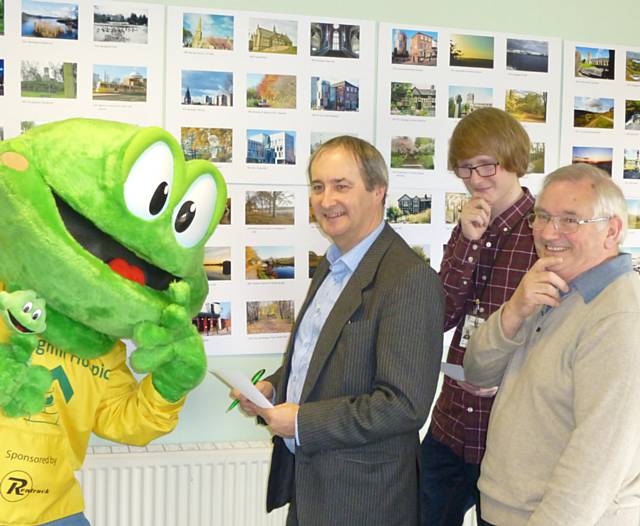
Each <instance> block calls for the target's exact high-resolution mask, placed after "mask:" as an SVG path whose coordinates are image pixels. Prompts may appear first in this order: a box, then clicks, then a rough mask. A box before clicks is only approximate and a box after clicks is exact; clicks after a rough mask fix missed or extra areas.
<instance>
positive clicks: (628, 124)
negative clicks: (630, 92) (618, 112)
mask: <svg viewBox="0 0 640 526" xmlns="http://www.w3.org/2000/svg"><path fill="white" fill-rule="evenodd" d="M624 106H625V112H624V128H625V130H640V100H628V99H627V100H626V101H625V103H624Z"/></svg>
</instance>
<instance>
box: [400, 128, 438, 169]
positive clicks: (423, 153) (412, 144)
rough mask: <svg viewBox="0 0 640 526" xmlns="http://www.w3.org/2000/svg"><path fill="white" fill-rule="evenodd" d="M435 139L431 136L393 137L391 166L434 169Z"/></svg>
mask: <svg viewBox="0 0 640 526" xmlns="http://www.w3.org/2000/svg"><path fill="white" fill-rule="evenodd" d="M435 149H436V147H435V139H433V138H431V137H408V136H406V135H403V136H397V137H392V138H391V168H402V169H406V170H433V164H434V163H433V155H434V153H435Z"/></svg>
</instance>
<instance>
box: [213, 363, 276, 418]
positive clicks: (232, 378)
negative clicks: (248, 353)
mask: <svg viewBox="0 0 640 526" xmlns="http://www.w3.org/2000/svg"><path fill="white" fill-rule="evenodd" d="M209 372H210V373H211V374H212V375H213V376H215V377H216V378H218V379H219V380H221V381H222V382H224V383H225V384H227V385H228V386H229V387H233V388H235V389H237V390H238V391H240V392H241V393H242V394H243V395H244V396H246V397H247V398H248V399H249V400H251V401H252V402H253V403H254V404H256V405H257V406H258V407H262V408H263V409H267V408H271V407H273V404H272V403H271V402H270V401H269V400H267V399H266V398H265V396H264V395H263V394H262V393H261V392H260V391H258V389H256V386H255V385H253V384H252V383H251V380H250V379H249V378H247V377H246V376H245V375H244V374H243V373H241V372H239V371H230V370H228V369H216V370H215V371H211V370H210V371H209Z"/></svg>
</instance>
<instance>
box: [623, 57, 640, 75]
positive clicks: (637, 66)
mask: <svg viewBox="0 0 640 526" xmlns="http://www.w3.org/2000/svg"><path fill="white" fill-rule="evenodd" d="M626 79H627V80H629V81H631V82H640V51H627V63H626Z"/></svg>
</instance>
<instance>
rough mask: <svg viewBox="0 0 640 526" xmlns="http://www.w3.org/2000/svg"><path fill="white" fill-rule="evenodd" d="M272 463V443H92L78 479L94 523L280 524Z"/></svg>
mask: <svg viewBox="0 0 640 526" xmlns="http://www.w3.org/2000/svg"><path fill="white" fill-rule="evenodd" d="M270 458H271V443H270V442H234V443H229V442H216V443H205V444H176V445H174V444H165V445H160V444H155V445H151V446H147V447H142V448H139V447H131V446H93V447H92V448H89V451H88V452H87V457H86V460H85V463H84V466H83V468H82V470H81V471H79V472H78V473H77V475H78V479H79V480H80V483H81V484H82V488H83V490H84V498H85V514H86V515H87V518H88V519H89V521H90V522H91V525H92V526H282V525H283V524H284V523H285V519H286V511H287V509H286V508H281V509H279V510H276V511H273V512H271V513H270V514H269V515H267V514H266V512H265V498H266V489H267V476H268V474H269V461H270ZM473 511H474V510H473V509H471V510H470V511H469V513H468V514H467V515H466V517H465V521H464V526H475V524H476V521H475V515H474V514H473Z"/></svg>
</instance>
